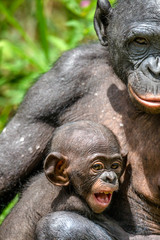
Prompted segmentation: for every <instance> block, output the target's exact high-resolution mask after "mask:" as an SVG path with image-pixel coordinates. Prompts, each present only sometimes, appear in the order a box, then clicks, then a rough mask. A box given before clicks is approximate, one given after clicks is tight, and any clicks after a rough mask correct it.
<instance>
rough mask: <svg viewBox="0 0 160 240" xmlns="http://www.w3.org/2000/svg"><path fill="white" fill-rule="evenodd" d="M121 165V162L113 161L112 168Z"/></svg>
mask: <svg viewBox="0 0 160 240" xmlns="http://www.w3.org/2000/svg"><path fill="white" fill-rule="evenodd" d="M119 167H121V163H120V162H114V163H112V165H111V168H112V169H117V168H119Z"/></svg>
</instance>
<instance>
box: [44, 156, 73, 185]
mask: <svg viewBox="0 0 160 240" xmlns="http://www.w3.org/2000/svg"><path fill="white" fill-rule="evenodd" d="M68 162H69V161H68V158H67V157H66V156H64V155H62V154H61V153H59V152H52V153H50V154H49V155H48V156H47V157H46V159H45V162H44V170H45V174H46V177H47V178H48V180H49V181H50V182H51V183H53V184H55V185H57V186H67V185H68V184H69V177H68V171H67V168H68V165H69V163H68Z"/></svg>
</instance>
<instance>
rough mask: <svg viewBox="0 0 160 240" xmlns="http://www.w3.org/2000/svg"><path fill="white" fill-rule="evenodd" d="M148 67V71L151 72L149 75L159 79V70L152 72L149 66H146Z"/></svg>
mask: <svg viewBox="0 0 160 240" xmlns="http://www.w3.org/2000/svg"><path fill="white" fill-rule="evenodd" d="M147 69H148V72H149V73H150V74H151V76H152V77H153V78H156V79H158V80H159V79H160V71H159V72H155V71H154V72H153V71H152V70H151V69H150V68H149V67H148V68H147Z"/></svg>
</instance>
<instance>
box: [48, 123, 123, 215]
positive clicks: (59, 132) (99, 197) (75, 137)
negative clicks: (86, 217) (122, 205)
mask: <svg viewBox="0 0 160 240" xmlns="http://www.w3.org/2000/svg"><path fill="white" fill-rule="evenodd" d="M44 168H45V174H46V176H47V178H48V179H49V181H51V182H52V183H53V184H55V185H59V186H68V185H69V184H70V185H72V187H73V189H74V191H75V192H76V193H77V194H78V195H79V196H80V197H82V198H83V199H84V200H85V201H86V202H87V204H88V205H89V207H90V208H91V209H92V211H93V212H95V213H101V212H103V211H104V210H105V209H106V208H107V207H108V205H109V204H110V202H111V198H112V194H113V192H114V191H116V190H118V187H119V183H118V180H119V178H120V176H121V174H122V171H123V168H124V162H123V159H122V157H121V153H120V146H119V143H118V141H117V139H116V137H115V135H114V134H113V133H112V131H111V130H109V129H108V128H106V127H104V126H103V125H101V124H97V123H94V122H91V121H77V122H72V123H67V124H65V125H63V126H61V127H59V128H57V129H56V130H55V132H54V135H53V139H52V142H51V149H50V153H49V155H48V156H47V158H46V160H45V164H44Z"/></svg>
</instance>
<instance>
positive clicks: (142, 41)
mask: <svg viewBox="0 0 160 240" xmlns="http://www.w3.org/2000/svg"><path fill="white" fill-rule="evenodd" d="M133 42H134V43H135V44H136V45H147V44H148V42H147V40H146V39H145V38H142V37H136V38H135V39H134V40H133Z"/></svg>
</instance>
